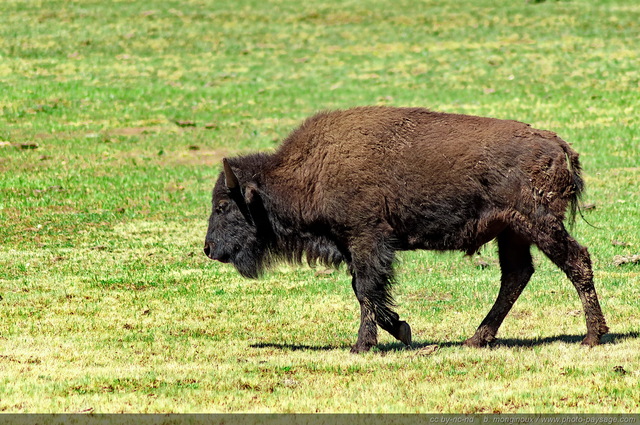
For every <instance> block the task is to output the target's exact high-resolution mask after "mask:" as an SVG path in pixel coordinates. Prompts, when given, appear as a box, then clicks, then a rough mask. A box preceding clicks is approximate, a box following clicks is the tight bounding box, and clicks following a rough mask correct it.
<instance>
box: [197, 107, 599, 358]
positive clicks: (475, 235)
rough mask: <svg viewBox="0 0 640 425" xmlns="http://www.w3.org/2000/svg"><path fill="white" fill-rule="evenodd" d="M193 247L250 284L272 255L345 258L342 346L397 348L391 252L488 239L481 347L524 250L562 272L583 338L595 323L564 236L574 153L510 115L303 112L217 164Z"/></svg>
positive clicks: (404, 337)
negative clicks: (261, 148)
mask: <svg viewBox="0 0 640 425" xmlns="http://www.w3.org/2000/svg"><path fill="white" fill-rule="evenodd" d="M223 168H224V169H223V171H222V172H221V173H220V177H219V178H218V181H217V183H216V184H215V187H214V189H213V211H212V213H211V217H210V218H209V229H208V231H207V235H206V239H205V248H204V252H205V254H206V255H207V256H208V257H210V258H212V259H214V260H219V261H222V262H225V263H226V262H229V263H231V264H233V265H234V266H235V267H236V269H237V270H238V272H240V274H242V275H243V276H245V277H250V278H256V277H258V276H260V274H261V273H262V271H263V270H265V268H266V267H268V266H269V265H270V264H272V263H273V262H274V261H280V260H284V261H289V262H293V263H301V262H303V261H304V260H305V259H306V261H308V262H309V263H310V264H315V263H318V262H319V263H321V264H325V265H328V266H338V265H339V264H341V263H345V264H346V265H347V267H348V270H349V272H350V274H351V276H352V286H353V290H354V292H355V295H356V297H357V299H358V301H359V303H360V314H361V316H360V329H359V331H358V340H357V342H356V344H355V345H354V346H353V348H352V351H353V352H362V351H367V350H369V349H370V348H371V347H372V346H374V345H375V344H377V339H378V336H377V327H378V326H379V327H381V328H382V329H384V330H386V331H387V332H389V333H390V334H391V335H393V336H394V337H395V338H397V339H398V340H400V341H402V342H403V343H404V344H407V345H410V344H411V328H410V326H409V324H407V323H406V322H404V321H402V320H400V318H399V316H398V314H397V313H396V312H395V311H394V310H393V306H394V303H393V298H392V296H391V292H390V290H391V283H392V282H393V262H394V258H395V253H396V251H401V250H415V249H432V250H462V251H464V252H466V253H468V254H473V253H474V252H476V251H477V250H478V249H479V248H480V247H481V246H482V245H484V244H486V243H487V242H489V241H491V240H493V239H497V242H498V253H499V259H500V267H501V272H502V276H501V282H500V284H501V286H500V291H499V293H498V297H497V300H496V301H495V304H494V305H493V307H492V308H491V310H490V311H489V313H488V314H487V316H486V317H485V319H484V320H483V321H482V323H481V324H480V326H479V327H478V329H477V331H476V333H475V334H474V335H473V336H472V337H471V338H470V339H468V340H467V341H466V342H465V344H466V345H468V346H474V347H480V346H484V345H486V344H488V343H490V342H492V341H493V340H494V339H495V337H496V333H497V332H498V328H499V327H500V325H501V323H502V321H503V320H504V318H505V317H506V315H507V313H508V312H509V310H510V309H511V307H512V306H513V304H514V302H515V301H516V300H517V299H518V296H519V295H520V293H521V292H522V290H523V289H524V287H525V286H526V285H527V282H529V279H530V278H531V275H532V274H533V270H534V269H533V264H532V259H531V252H530V247H531V246H532V245H536V246H537V247H538V248H539V249H540V250H541V251H542V252H544V254H546V255H547V256H548V257H549V258H550V259H551V261H553V262H554V263H555V264H556V265H557V266H558V267H559V268H560V269H561V270H562V271H563V272H564V273H565V274H566V275H567V277H568V278H569V279H570V280H571V282H572V283H573V285H574V286H575V288H576V290H577V291H578V295H579V296H580V300H581V301H582V305H583V308H584V311H585V315H586V324H587V335H586V337H585V339H584V340H583V344H585V345H589V346H593V345H596V344H598V343H599V342H600V338H601V337H602V335H604V334H605V333H606V332H607V331H608V329H607V326H606V324H605V319H604V316H603V315H602V311H601V309H600V305H599V303H598V297H597V295H596V291H595V288H594V286H593V272H592V269H591V260H590V257H589V253H588V252H587V249H586V248H584V247H582V246H581V245H580V244H578V242H576V240H575V239H574V238H573V237H571V236H570V235H569V233H568V232H567V230H566V228H565V226H564V219H565V215H566V213H567V211H569V215H570V216H571V218H573V217H574V216H575V212H576V208H577V206H578V198H579V196H580V193H581V191H582V189H583V180H582V178H581V169H580V163H579V161H578V154H577V153H576V152H575V151H574V150H573V149H571V148H570V147H569V145H568V144H567V143H566V142H565V141H564V140H562V139H560V138H559V137H557V136H556V134H554V133H552V132H549V131H544V130H537V129H534V128H532V127H530V126H529V125H527V124H524V123H520V122H517V121H506V120H498V119H493V118H482V117H475V116H467V115H454V114H445V113H439V112H433V111H429V110H426V109H420V108H391V107H360V108H354V109H349V110H342V111H332V112H322V113H319V114H317V115H315V116H313V117H311V118H309V119H307V120H306V121H305V122H304V123H303V124H302V125H301V126H300V127H299V128H297V129H296V130H294V131H293V132H292V133H291V134H290V135H289V136H288V137H287V138H286V139H285V140H284V142H283V143H282V144H281V145H280V147H279V148H278V149H277V150H276V151H275V152H274V153H272V154H253V155H247V156H241V157H237V158H229V159H224V160H223Z"/></svg>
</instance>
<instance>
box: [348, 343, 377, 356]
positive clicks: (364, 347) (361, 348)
mask: <svg viewBox="0 0 640 425" xmlns="http://www.w3.org/2000/svg"><path fill="white" fill-rule="evenodd" d="M371 347H372V346H371V345H368V344H356V345H354V346H353V347H351V353H352V354H358V353H366V352H367V351H369V350H371Z"/></svg>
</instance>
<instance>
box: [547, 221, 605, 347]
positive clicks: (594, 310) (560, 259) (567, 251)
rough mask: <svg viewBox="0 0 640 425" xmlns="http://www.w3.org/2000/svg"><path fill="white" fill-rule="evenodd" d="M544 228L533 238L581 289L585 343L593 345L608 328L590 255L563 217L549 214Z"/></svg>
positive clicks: (579, 289) (579, 292) (576, 286)
mask: <svg viewBox="0 0 640 425" xmlns="http://www.w3.org/2000/svg"><path fill="white" fill-rule="evenodd" d="M541 228H542V230H543V231H541V232H538V233H536V235H535V237H534V242H535V244H536V245H537V246H538V248H540V250H541V251H542V252H544V254H545V255H546V256H547V257H549V259H550V260H551V261H553V262H554V263H555V264H556V265H557V266H558V267H559V268H560V269H561V270H562V271H563V272H564V273H565V274H566V275H567V277H568V278H569V280H571V283H572V284H573V286H574V287H575V289H576V291H577V292H578V296H579V297H580V301H581V302H582V306H583V308H584V312H585V319H586V324H587V335H586V337H585V338H584V340H583V341H582V344H583V345H587V346H594V345H598V344H599V343H600V338H601V337H602V336H603V335H604V334H606V333H607V332H608V331H609V328H608V327H607V324H606V321H605V318H604V315H603V314H602V310H601V308H600V303H599V301H598V295H597V294H596V289H595V287H594V285H593V270H592V268H591V257H590V256H589V252H588V251H587V248H585V247H583V246H581V245H580V244H579V243H578V242H577V241H576V240H575V239H574V238H573V237H571V235H569V233H568V232H567V231H566V229H565V227H564V225H563V224H562V221H560V220H557V219H553V218H547V220H545V221H543V222H542V223H541Z"/></svg>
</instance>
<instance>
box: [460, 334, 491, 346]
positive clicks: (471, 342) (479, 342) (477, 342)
mask: <svg viewBox="0 0 640 425" xmlns="http://www.w3.org/2000/svg"><path fill="white" fill-rule="evenodd" d="M489 342H490V341H487V340H486V339H484V338H478V337H476V336H475V335H474V336H472V337H471V338H469V339H468V340H466V341H465V342H464V344H462V345H463V346H465V347H473V348H482V347H486V346H487V345H489Z"/></svg>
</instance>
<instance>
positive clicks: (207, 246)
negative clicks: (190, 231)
mask: <svg viewBox="0 0 640 425" xmlns="http://www.w3.org/2000/svg"><path fill="white" fill-rule="evenodd" d="M212 245H213V244H211V243H209V242H205V243H204V255H206V256H207V257H209V258H211V259H213V256H212V255H213V249H212V248H213V247H212Z"/></svg>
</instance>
